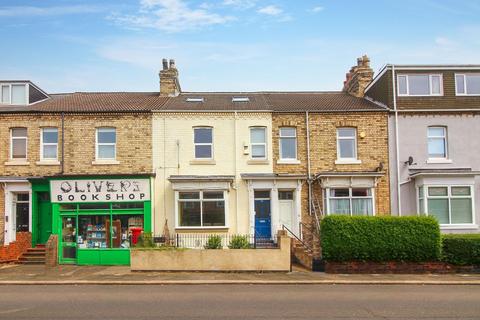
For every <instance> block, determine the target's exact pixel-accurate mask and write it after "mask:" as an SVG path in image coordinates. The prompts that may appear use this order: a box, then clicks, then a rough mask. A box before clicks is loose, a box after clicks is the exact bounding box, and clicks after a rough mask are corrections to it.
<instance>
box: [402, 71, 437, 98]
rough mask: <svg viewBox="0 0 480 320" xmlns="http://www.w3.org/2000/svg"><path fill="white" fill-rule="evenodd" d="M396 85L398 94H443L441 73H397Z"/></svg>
mask: <svg viewBox="0 0 480 320" xmlns="http://www.w3.org/2000/svg"><path fill="white" fill-rule="evenodd" d="M397 87H398V95H399V96H441V95H443V81H442V75H441V74H399V75H398V76H397Z"/></svg>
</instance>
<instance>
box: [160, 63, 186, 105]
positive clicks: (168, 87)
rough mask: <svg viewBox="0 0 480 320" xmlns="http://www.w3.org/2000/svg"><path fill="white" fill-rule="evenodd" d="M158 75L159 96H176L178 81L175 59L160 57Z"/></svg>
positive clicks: (178, 92) (178, 91)
mask: <svg viewBox="0 0 480 320" xmlns="http://www.w3.org/2000/svg"><path fill="white" fill-rule="evenodd" d="M159 76H160V96H162V97H176V96H178V95H179V94H180V92H181V89H180V82H179V81H178V70H177V68H176V67H175V60H173V59H170V63H169V62H168V60H167V59H162V70H160V73H159Z"/></svg>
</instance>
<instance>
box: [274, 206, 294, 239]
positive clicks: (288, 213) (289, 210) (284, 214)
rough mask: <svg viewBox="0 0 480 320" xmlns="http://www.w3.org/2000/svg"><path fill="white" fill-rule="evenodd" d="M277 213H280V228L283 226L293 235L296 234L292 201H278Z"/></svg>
mask: <svg viewBox="0 0 480 320" xmlns="http://www.w3.org/2000/svg"><path fill="white" fill-rule="evenodd" d="M278 202H279V211H280V226H281V225H285V226H286V227H287V228H288V229H290V230H291V231H292V232H294V233H295V234H296V233H297V229H298V228H297V225H296V223H295V216H294V212H295V207H294V204H293V200H279V201H278Z"/></svg>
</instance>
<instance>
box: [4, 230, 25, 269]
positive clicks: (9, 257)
mask: <svg viewBox="0 0 480 320" xmlns="http://www.w3.org/2000/svg"><path fill="white" fill-rule="evenodd" d="M31 246H32V234H31V233H30V232H17V234H16V240H15V241H14V242H10V243H9V244H8V245H6V246H0V262H2V261H16V260H18V258H20V256H21V255H22V254H23V253H24V252H26V251H27V249H28V248H31Z"/></svg>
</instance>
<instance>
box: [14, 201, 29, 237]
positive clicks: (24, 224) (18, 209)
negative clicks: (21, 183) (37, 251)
mask: <svg viewBox="0 0 480 320" xmlns="http://www.w3.org/2000/svg"><path fill="white" fill-rule="evenodd" d="M29 202H30V201H29V195H28V193H17V194H16V195H15V202H14V205H15V215H16V220H15V221H16V231H17V232H28V231H29V226H30V223H29Z"/></svg>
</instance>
